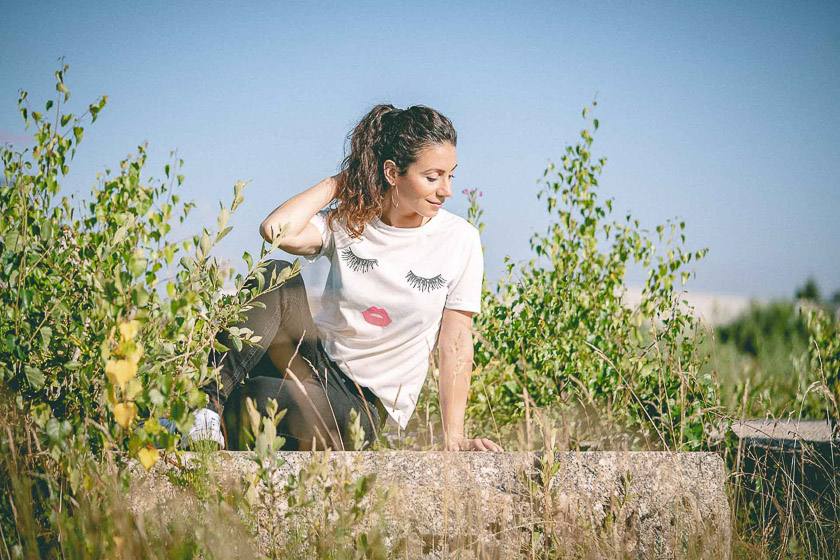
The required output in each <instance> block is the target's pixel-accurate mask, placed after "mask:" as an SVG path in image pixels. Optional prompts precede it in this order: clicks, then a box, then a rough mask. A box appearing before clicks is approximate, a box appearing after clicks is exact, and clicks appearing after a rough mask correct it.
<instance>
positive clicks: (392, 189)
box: [391, 185, 400, 208]
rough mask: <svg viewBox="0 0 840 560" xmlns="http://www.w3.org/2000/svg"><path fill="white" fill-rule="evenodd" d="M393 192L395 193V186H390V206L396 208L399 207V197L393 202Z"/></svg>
mask: <svg viewBox="0 0 840 560" xmlns="http://www.w3.org/2000/svg"><path fill="white" fill-rule="evenodd" d="M395 192H397V186H396V185H391V205H392V206H393V207H394V208H397V207H398V206H399V205H400V201H399V197H397V199H396V200H394V193H395Z"/></svg>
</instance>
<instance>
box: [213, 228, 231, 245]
mask: <svg viewBox="0 0 840 560" xmlns="http://www.w3.org/2000/svg"><path fill="white" fill-rule="evenodd" d="M232 229H233V226H228V227H226V228H225V229H223V230H222V232H221V233H219V236H218V237H216V243H218V242H219V241H221V240H222V239H224V237H225V236H226V235H227V234H229V233H230V230H232Z"/></svg>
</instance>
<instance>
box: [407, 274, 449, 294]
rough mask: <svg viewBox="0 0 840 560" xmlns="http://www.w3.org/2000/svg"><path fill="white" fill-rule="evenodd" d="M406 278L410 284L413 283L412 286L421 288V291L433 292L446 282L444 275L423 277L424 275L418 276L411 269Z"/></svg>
mask: <svg viewBox="0 0 840 560" xmlns="http://www.w3.org/2000/svg"><path fill="white" fill-rule="evenodd" d="M405 279H406V280H407V281H408V283H409V284H411V287H412V288H415V289H417V290H420V291H421V292H431V291H432V290H437V289H438V288H440V287H441V286H443V285H444V284H445V283H446V280H444V279H443V276H441V275H440V274H438V275H437V276H435V277H434V278H423V277H422V276H417V275H416V274H414V273H413V272H412V271H410V270H409V271H408V274H406V275H405Z"/></svg>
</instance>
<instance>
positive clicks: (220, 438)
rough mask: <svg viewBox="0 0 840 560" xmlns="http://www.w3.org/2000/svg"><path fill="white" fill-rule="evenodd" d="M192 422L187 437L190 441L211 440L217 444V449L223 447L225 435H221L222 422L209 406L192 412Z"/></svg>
mask: <svg viewBox="0 0 840 560" xmlns="http://www.w3.org/2000/svg"><path fill="white" fill-rule="evenodd" d="M193 417H195V421H194V422H193V425H192V428H190V433H189V434H187V439H188V440H189V441H190V442H196V441H201V440H206V439H209V440H212V441H215V442H216V443H218V444H219V449H224V448H225V436H224V435H222V423H221V419H220V418H219V415H218V414H216V412H214V411H212V410H210V409H209V408H202V409H201V410H196V411H195V412H193Z"/></svg>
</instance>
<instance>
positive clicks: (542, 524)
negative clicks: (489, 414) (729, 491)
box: [130, 451, 730, 558]
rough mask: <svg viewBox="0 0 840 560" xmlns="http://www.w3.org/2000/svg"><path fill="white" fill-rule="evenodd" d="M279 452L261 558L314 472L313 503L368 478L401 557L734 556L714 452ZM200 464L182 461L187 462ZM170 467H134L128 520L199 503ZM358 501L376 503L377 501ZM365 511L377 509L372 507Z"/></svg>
mask: <svg viewBox="0 0 840 560" xmlns="http://www.w3.org/2000/svg"><path fill="white" fill-rule="evenodd" d="M280 455H281V457H282V459H283V460H284V461H285V463H284V464H282V465H281V466H279V467H278V468H276V469H273V470H272V471H271V474H270V476H271V480H273V481H275V482H276V483H277V484H278V485H279V487H275V490H274V495H273V496H268V495H267V493H268V490H267V489H266V488H267V487H266V486H265V485H264V484H263V483H260V484H259V485H257V487H256V493H253V494H252V498H254V504H255V506H254V510H253V511H255V512H257V515H258V517H259V518H260V520H261V522H260V528H259V531H258V535H257V542H258V545H259V547H260V548H261V549H262V550H263V551H266V550H267V549H269V548H271V547H272V542H274V543H275V544H274V546H276V539H277V537H276V535H274V536H271V535H268V533H270V532H271V528H272V527H274V528H277V527H290V526H291V525H290V523H291V522H290V519H291V518H290V517H287V518H285V519H284V517H283V515H284V513H286V512H287V511H288V510H289V505H288V495H289V491H288V490H287V489H284V488H283V486H284V484H287V483H288V482H289V481H290V480H291V478H292V475H297V476H301V474H302V475H303V476H304V477H306V476H309V479H308V482H306V485H307V489H308V490H311V491H310V492H309V494H310V495H311V497H313V498H314V499H315V500H316V502H318V499H319V496H321V498H320V499H323V498H322V493H320V494H319V492H318V490H317V488H316V487H317V486H318V485H322V486H323V485H325V484H328V483H332V482H339V483H344V482H353V481H354V480H358V479H359V477H361V476H363V475H370V474H375V475H376V482H375V486H376V487H377V488H380V489H383V490H384V489H385V488H389V489H390V492H391V494H390V495H389V496H388V497H387V499H384V500H382V502H381V503H382V508H383V509H382V512H383V516H382V519H384V524H385V526H386V527H385V528H384V530H383V534H385V535H387V537H386V539H385V540H386V542H387V546H388V547H389V548H390V550H391V551H392V552H393V553H395V554H399V555H400V556H404V557H405V556H407V557H424V556H425V557H441V556H446V557H448V556H457V555H459V554H461V555H464V556H467V557H472V556H481V557H499V558H517V557H520V556H521V555H522V554H526V553H527V552H528V551H529V550H530V549H534V548H538V549H539V550H540V551H541V550H543V549H544V548H545V547H551V550H552V552H553V553H556V554H557V555H559V556H565V555H567V554H568V555H571V554H574V553H575V552H578V553H584V554H586V555H587V556H589V555H592V556H594V557H600V556H604V557H611V558H616V557H619V558H620V557H630V558H685V557H691V558H695V557H703V558H728V557H729V555H730V510H729V502H728V499H727V496H726V491H725V487H724V484H725V476H726V474H725V470H724V464H723V461H722V459H721V458H720V457H719V456H718V455H715V454H713V453H676V454H675V453H667V452H569V453H557V454H556V455H554V457H553V461H552V460H551V459H552V457H551V456H550V455H549V456H546V457H543V456H542V454H539V453H536V454H535V453H513V452H506V453H475V452H474V453H445V452H420V451H398V452H340V453H330V454H325V453H308V452H283V453H281V454H280ZM251 456H252V455H251V454H250V453H247V452H219V453H218V456H217V459H216V461H215V463H213V471H214V472H215V476H216V480H218V484H219V485H220V486H224V487H235V486H237V485H238V487H239V488H245V487H246V486H247V481H249V480H253V476H254V473H255V472H256V470H257V465H256V463H254V462H253V461H252V460H251V459H250V457H251ZM544 459H547V460H544ZM196 462H197V460H196V457H195V456H193V455H191V454H187V464H188V465H189V464H195V463H196ZM171 469H173V467H172V466H168V465H166V464H164V463H163V462H158V464H157V465H156V466H155V467H154V468H153V469H152V471H151V472H150V473H148V474H147V473H146V472H145V471H144V470H143V468H142V467H140V466H138V465H134V468H133V472H134V473H135V476H134V480H133V483H132V490H131V492H130V505H131V508H132V510H133V511H134V512H135V513H141V514H142V513H153V514H155V515H161V514H166V513H165V512H172V514H173V515H178V514H179V513H178V512H180V511H183V510H184V508H187V507H189V503H192V501H193V500H194V499H195V498H193V497H189V496H186V495H185V494H184V492H183V490H180V489H178V488H177V487H176V486H175V485H173V484H172V482H170V480H169V478H168V477H167V476H166V475H165V472H166V471H167V470H171ZM243 481H244V482H245V484H243ZM341 499H342V498H341V497H340V496H339V495H337V494H336V492H332V493H331V494H330V495H329V498H327V501H326V502H322V503H316V506H315V507H314V508H313V511H317V512H320V513H319V515H322V517H321V518H323V512H324V511H325V510H329V509H331V508H332V509H335V510H342V507H344V506H343V505H342V504H341V503H340V502H341ZM365 500H374V498H373V493H371V494H370V495H368V497H367V498H365ZM366 505H367V506H369V507H370V511H373V510H374V509H375V508H373V505H372V502H370V501H368V502H366ZM173 506H174V507H173ZM345 509H346V508H345ZM162 512H163V513H162ZM302 512H303V510H301V515H304V516H305V514H304V513H302ZM316 517H317V515H316V516H314V517H313V518H312V519H311V522H312V523H315V520H316ZM368 517H372V516H368ZM328 519H329V517H328ZM366 521H370V522H371V523H374V521H373V520H372V519H371V520H366ZM552 537H553V538H552ZM272 539H274V541H272Z"/></svg>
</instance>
